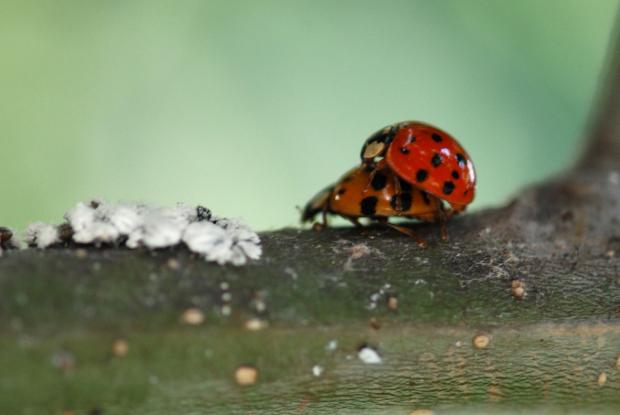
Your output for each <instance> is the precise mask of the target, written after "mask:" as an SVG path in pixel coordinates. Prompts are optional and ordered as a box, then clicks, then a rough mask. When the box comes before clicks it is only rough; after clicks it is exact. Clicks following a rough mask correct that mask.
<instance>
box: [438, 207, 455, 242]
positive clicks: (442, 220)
mask: <svg viewBox="0 0 620 415" xmlns="http://www.w3.org/2000/svg"><path fill="white" fill-rule="evenodd" d="M450 216H451V215H450V212H446V210H445V208H444V206H443V204H442V205H441V206H440V207H439V209H437V213H436V215H435V219H436V220H437V222H439V232H440V234H441V240H442V241H444V242H445V241H447V240H448V239H449V238H448V231H447V230H446V221H447V220H448V218H449V217H450Z"/></svg>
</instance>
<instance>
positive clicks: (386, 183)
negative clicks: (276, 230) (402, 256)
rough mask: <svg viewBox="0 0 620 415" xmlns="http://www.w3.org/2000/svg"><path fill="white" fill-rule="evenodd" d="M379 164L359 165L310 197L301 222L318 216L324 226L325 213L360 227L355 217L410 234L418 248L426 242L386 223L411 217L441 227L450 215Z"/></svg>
mask: <svg viewBox="0 0 620 415" xmlns="http://www.w3.org/2000/svg"><path fill="white" fill-rule="evenodd" d="M384 163H385V162H383V161H381V162H379V163H378V164H377V165H376V166H374V167H368V166H359V167H356V168H353V169H351V170H350V171H349V172H348V173H346V174H345V175H344V176H342V178H341V179H340V180H339V181H338V182H337V183H335V184H334V185H332V186H329V187H327V188H326V189H324V190H323V191H321V192H319V193H318V194H317V195H316V196H314V197H313V198H312V199H311V200H310V201H309V202H308V203H307V204H306V206H305V208H304V210H303V212H302V217H301V219H302V222H309V221H312V220H313V219H314V217H315V216H316V215H317V214H319V213H321V214H322V216H323V224H324V225H326V224H327V220H326V216H327V214H328V213H332V214H337V215H340V216H342V217H344V218H345V219H348V220H350V221H351V222H352V223H354V224H355V225H356V226H361V224H360V222H359V218H362V217H367V218H371V219H374V220H377V221H378V222H379V223H382V224H385V225H387V226H390V227H391V228H393V229H396V230H398V231H399V232H402V233H405V234H407V235H410V236H412V237H414V238H415V239H416V241H417V242H418V244H419V245H421V246H425V245H426V242H425V241H423V240H422V239H420V238H418V237H417V236H416V234H415V233H414V232H413V230H411V229H409V228H407V227H404V226H399V225H395V224H392V223H389V221H388V219H389V217H391V216H395V217H403V218H415V219H419V220H421V221H424V222H435V221H438V222H440V223H441V224H442V237H444V239H445V230H444V227H443V223H444V221H445V219H447V216H448V215H449V214H450V213H451V212H447V211H445V210H444V207H443V204H442V202H441V200H440V199H438V198H437V197H435V196H432V195H430V194H428V193H427V192H425V191H424V190H421V189H418V188H416V187H413V186H411V185H410V184H409V183H407V182H406V181H404V180H402V179H400V178H399V177H398V176H396V175H395V174H394V173H393V172H392V171H391V170H390V169H388V168H386V166H385V165H384Z"/></svg>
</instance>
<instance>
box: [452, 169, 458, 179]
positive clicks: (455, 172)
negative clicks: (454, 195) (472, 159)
mask: <svg viewBox="0 0 620 415" xmlns="http://www.w3.org/2000/svg"><path fill="white" fill-rule="evenodd" d="M452 177H453V178H454V180H458V179H459V172H458V171H456V170H452Z"/></svg>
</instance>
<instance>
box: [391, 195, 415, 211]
mask: <svg viewBox="0 0 620 415" xmlns="http://www.w3.org/2000/svg"><path fill="white" fill-rule="evenodd" d="M412 201H413V197H412V196H411V193H410V192H405V193H400V194H397V195H394V196H392V198H391V199H390V205H391V206H392V209H394V210H397V211H399V212H404V211H407V210H409V209H411V202H412Z"/></svg>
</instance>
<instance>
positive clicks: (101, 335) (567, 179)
mask: <svg viewBox="0 0 620 415" xmlns="http://www.w3.org/2000/svg"><path fill="white" fill-rule="evenodd" d="M610 50H611V51H612V52H613V53H611V56H612V58H613V59H611V62H612V63H611V64H610V76H609V82H608V83H607V84H606V85H607V86H606V87H605V88H603V89H602V91H603V92H602V95H601V96H602V99H601V104H600V105H599V110H598V112H597V114H598V115H597V116H596V117H595V118H594V119H593V123H592V128H591V133H590V135H589V137H590V138H589V141H588V144H587V148H586V151H585V153H584V154H585V155H584V157H583V158H582V160H581V161H580V163H578V165H577V166H576V167H575V168H574V169H572V170H570V171H568V172H566V173H565V174H563V175H561V176H559V177H556V178H553V179H551V180H549V181H546V182H544V183H541V184H538V185H535V186H532V187H530V188H528V189H525V190H524V191H522V192H520V196H519V198H518V199H516V200H514V201H512V202H511V203H510V204H509V205H507V206H506V207H503V208H500V209H489V210H485V211H481V212H477V213H474V214H467V215H464V216H462V217H459V218H455V219H454V220H452V221H451V222H450V223H449V224H448V231H449V234H450V237H451V240H450V242H447V243H445V242H441V241H439V240H438V239H439V238H438V234H437V233H438V232H437V229H436V228H435V227H433V226H429V225H419V226H416V230H417V231H419V233H420V235H421V236H423V237H425V238H426V239H428V240H429V242H430V246H429V248H428V249H425V250H422V249H420V248H419V247H418V246H417V245H416V244H415V243H412V241H411V240H410V239H408V238H407V237H405V236H403V235H400V234H397V233H395V232H394V231H392V230H389V229H383V228H378V227H375V228H369V229H367V230H365V231H360V230H358V229H352V228H337V229H326V230H323V231H321V232H318V233H317V232H314V231H311V230H295V229H285V230H281V231H277V232H271V233H265V234H263V235H262V238H263V240H264V247H265V255H264V257H263V259H261V260H260V261H257V262H255V263H253V264H251V265H249V266H246V267H241V268H234V267H219V266H216V265H212V264H207V263H204V262H203V261H201V260H199V259H197V258H194V257H192V256H191V255H190V254H188V253H187V252H186V251H183V250H173V251H160V252H155V253H151V252H145V251H127V250H119V249H107V250H95V249H79V250H78V249H75V248H63V249H53V250H48V251H37V250H27V251H13V252H9V253H5V256H4V257H3V258H2V259H1V260H0V292H1V293H2V294H1V296H2V297H1V298H2V301H1V302H0V333H1V336H0V350H2V352H1V353H0V395H1V396H0V413H11V414H13V413H16V414H17V413H23V414H30V413H44V412H46V411H47V412H49V413H61V412H62V411H63V410H74V411H76V413H86V412H88V411H95V410H99V409H101V410H102V411H103V413H105V414H125V413H138V414H160V413H161V414H164V413H165V414H169V413H205V414H211V413H231V414H239V413H253V414H289V413H296V412H299V413H312V414H333V413H394V414H407V413H409V412H411V411H413V410H414V409H420V408H433V409H434V410H435V411H437V412H461V411H463V410H468V411H470V412H472V413H476V412H478V411H480V410H484V411H486V412H502V411H507V410H510V409H511V408H514V407H516V406H518V407H520V408H525V409H530V410H531V411H532V412H534V413H538V412H539V411H540V410H541V408H545V409H547V410H548V411H549V412H552V413H555V412H557V413H565V411H567V410H573V411H587V412H589V413H592V412H596V411H598V412H601V413H603V412H604V413H617V412H618V410H619V409H620V393H619V392H620V360H619V359H620V319H619V317H620V276H619V274H618V268H619V266H620V260H619V259H618V256H619V255H620V225H619V223H618V220H619V219H618V218H619V217H620V172H619V170H620V43H618V42H616V43H615V44H614V45H613V47H612V48H611V49H610ZM190 308H195V309H198V310H200V311H201V312H202V313H204V317H205V321H204V322H202V323H201V324H197V325H188V324H183V321H184V320H183V318H182V317H181V316H182V315H183V313H184V311H185V310H187V309H190ZM229 311H230V313H229ZM194 316H195V315H194ZM186 320H187V319H186ZM267 324H268V325H267ZM256 329H258V330H256ZM479 335H483V336H485V337H486V338H487V339H488V340H489V344H488V346H486V347H484V348H478V347H476V346H475V344H474V343H475V341H474V339H475V338H476V336H479ZM117 339H125V340H126V341H127V343H126V344H127V345H128V346H129V351H128V353H127V354H126V355H124V353H123V349H122V348H121V349H119V346H118V343H117V347H116V351H115V352H113V350H114V348H113V344H114V341H115V340H117ZM480 339H481V338H478V340H480ZM333 340H335V341H336V342H337V347H336V348H335V349H333V350H331V349H330V348H326V346H327V345H328V344H332V345H333V344H334V343H333V342H332V341H333ZM330 342H331V343H330ZM363 345H368V346H371V347H373V348H375V349H376V350H377V351H378V353H379V354H380V355H381V356H382V359H383V362H382V363H381V364H374V365H373V364H366V363H364V362H362V361H361V360H360V359H358V357H357V351H358V349H359V348H360V347H362V346H363ZM239 365H251V366H252V367H254V368H256V370H257V371H258V376H259V377H258V382H257V383H256V384H255V385H253V386H246V387H241V386H239V385H237V384H236V383H235V381H234V373H235V369H236V368H237V367H238V366H239ZM315 365H318V366H320V367H321V368H322V369H323V370H324V371H323V372H322V373H321V374H320V376H314V375H313V373H312V367H313V366H315ZM315 370H318V369H315ZM464 408H467V409H464ZM93 413H95V412H93Z"/></svg>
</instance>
